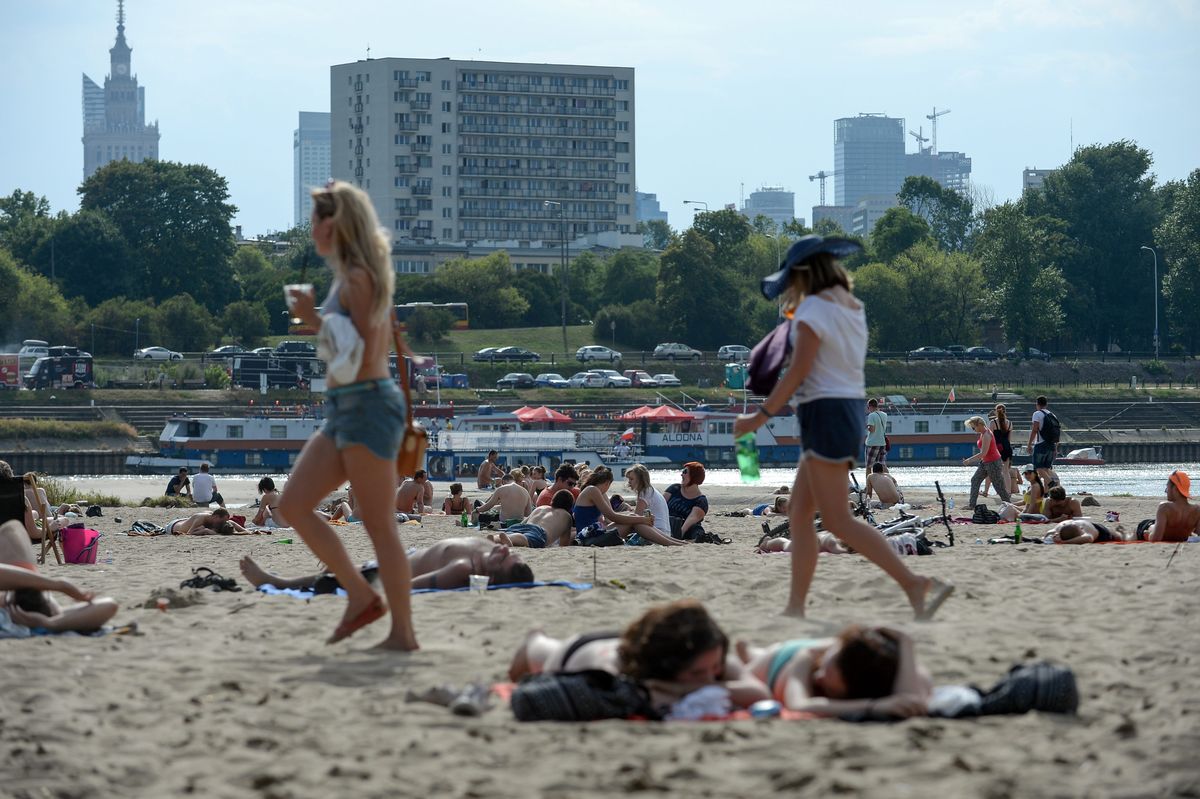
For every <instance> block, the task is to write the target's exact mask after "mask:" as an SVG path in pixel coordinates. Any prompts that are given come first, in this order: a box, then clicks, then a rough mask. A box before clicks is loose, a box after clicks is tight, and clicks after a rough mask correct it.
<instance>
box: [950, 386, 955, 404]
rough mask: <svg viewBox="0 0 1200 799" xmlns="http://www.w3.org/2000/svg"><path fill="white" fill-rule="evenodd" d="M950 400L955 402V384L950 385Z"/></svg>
mask: <svg viewBox="0 0 1200 799" xmlns="http://www.w3.org/2000/svg"><path fill="white" fill-rule="evenodd" d="M949 402H954V386H950V399H949Z"/></svg>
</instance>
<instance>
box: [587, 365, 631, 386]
mask: <svg viewBox="0 0 1200 799" xmlns="http://www.w3.org/2000/svg"><path fill="white" fill-rule="evenodd" d="M592 371H593V372H595V373H596V374H598V375H600V377H601V378H603V380H604V387H605V388H629V387H630V386H632V385H633V381H632V380H630V379H629V378H628V377H626V376H625V375H623V374H621V373H620V372H618V371H617V370H616V369H593V370H592Z"/></svg>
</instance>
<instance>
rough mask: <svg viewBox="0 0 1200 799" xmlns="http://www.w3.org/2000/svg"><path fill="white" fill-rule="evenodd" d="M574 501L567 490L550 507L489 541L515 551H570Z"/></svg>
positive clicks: (573, 522)
mask: <svg viewBox="0 0 1200 799" xmlns="http://www.w3.org/2000/svg"><path fill="white" fill-rule="evenodd" d="M574 505H575V498H574V497H572V496H571V492H570V491H567V490H565V489H564V490H562V491H559V492H558V493H557V494H555V495H554V499H553V500H551V503H550V504H549V505H539V506H538V507H536V508H534V509H533V512H532V513H530V514H529V515H528V516H526V517H525V518H524V519H523V520H522V521H521V523H520V524H514V525H512V526H511V527H509V528H508V529H507V530H505V531H504V532H503V533H499V534H497V535H489V536H488V540H490V541H494V542H496V543H498V544H506V545H508V546H513V547H531V548H533V549H542V548H544V547H569V546H570V545H571V531H572V530H573V529H574V528H575V517H573V516H572V515H571V508H572V507H573V506H574Z"/></svg>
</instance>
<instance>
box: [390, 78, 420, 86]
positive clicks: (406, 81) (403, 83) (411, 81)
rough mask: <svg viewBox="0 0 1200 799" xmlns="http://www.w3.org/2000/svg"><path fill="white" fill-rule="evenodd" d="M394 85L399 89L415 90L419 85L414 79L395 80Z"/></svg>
mask: <svg viewBox="0 0 1200 799" xmlns="http://www.w3.org/2000/svg"><path fill="white" fill-rule="evenodd" d="M396 85H397V86H398V87H400V88H401V89H415V88H417V86H418V85H420V81H418V80H417V79H416V78H397V79H396Z"/></svg>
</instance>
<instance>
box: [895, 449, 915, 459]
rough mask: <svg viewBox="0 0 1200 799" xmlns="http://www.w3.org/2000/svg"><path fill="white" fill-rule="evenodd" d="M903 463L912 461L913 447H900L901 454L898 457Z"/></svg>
mask: <svg viewBox="0 0 1200 799" xmlns="http://www.w3.org/2000/svg"><path fill="white" fill-rule="evenodd" d="M897 457H899V459H900V460H902V461H911V460H912V457H913V448H912V447H900V454H899V455H898V456H897Z"/></svg>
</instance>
